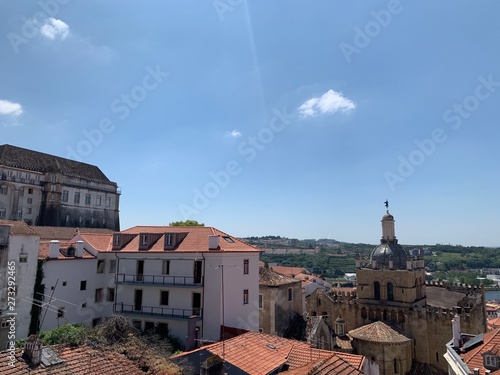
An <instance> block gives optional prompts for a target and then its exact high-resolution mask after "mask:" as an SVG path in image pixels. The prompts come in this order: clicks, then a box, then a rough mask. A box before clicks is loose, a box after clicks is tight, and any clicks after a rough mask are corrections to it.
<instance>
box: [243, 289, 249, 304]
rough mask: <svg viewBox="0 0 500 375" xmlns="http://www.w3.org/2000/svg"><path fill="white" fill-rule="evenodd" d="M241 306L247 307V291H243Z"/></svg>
mask: <svg viewBox="0 0 500 375" xmlns="http://www.w3.org/2000/svg"><path fill="white" fill-rule="evenodd" d="M243 304H244V305H248V289H245V290H244V291H243Z"/></svg>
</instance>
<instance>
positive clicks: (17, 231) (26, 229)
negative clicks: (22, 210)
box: [0, 220, 37, 236]
mask: <svg viewBox="0 0 500 375" xmlns="http://www.w3.org/2000/svg"><path fill="white" fill-rule="evenodd" d="M0 225H8V226H10V229H9V234H11V235H12V236H37V234H36V233H35V231H34V230H33V229H31V227H30V226H29V225H28V224H26V223H25V222H24V221H22V220H0Z"/></svg>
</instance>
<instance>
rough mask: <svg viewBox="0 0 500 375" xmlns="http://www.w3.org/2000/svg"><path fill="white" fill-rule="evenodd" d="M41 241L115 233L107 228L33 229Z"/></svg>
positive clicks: (33, 227)
mask: <svg viewBox="0 0 500 375" xmlns="http://www.w3.org/2000/svg"><path fill="white" fill-rule="evenodd" d="M31 228H32V229H33V230H34V231H35V232H36V234H37V235H38V236H40V240H41V241H51V240H59V241H69V240H71V239H72V238H73V237H75V236H76V235H77V234H78V233H99V234H112V233H113V232H114V231H113V230H111V229H107V228H73V227H40V226H32V227H31Z"/></svg>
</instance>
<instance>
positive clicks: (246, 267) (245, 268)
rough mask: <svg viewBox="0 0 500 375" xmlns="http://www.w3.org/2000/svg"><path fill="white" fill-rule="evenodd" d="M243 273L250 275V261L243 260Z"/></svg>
mask: <svg viewBox="0 0 500 375" xmlns="http://www.w3.org/2000/svg"><path fill="white" fill-rule="evenodd" d="M243 273H244V274H245V275H247V274H248V259H243Z"/></svg>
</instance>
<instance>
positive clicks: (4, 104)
mask: <svg viewBox="0 0 500 375" xmlns="http://www.w3.org/2000/svg"><path fill="white" fill-rule="evenodd" d="M22 113H23V107H22V106H21V104H19V103H13V102H9V101H8V100H1V99H0V115H10V116H16V117H17V116H20V115H21V114H22Z"/></svg>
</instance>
